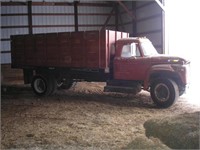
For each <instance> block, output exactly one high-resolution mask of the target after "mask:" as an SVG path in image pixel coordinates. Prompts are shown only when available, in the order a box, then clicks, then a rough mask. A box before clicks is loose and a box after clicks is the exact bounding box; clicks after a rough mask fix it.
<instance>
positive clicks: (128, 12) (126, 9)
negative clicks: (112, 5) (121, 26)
mask: <svg viewBox="0 0 200 150" xmlns="http://www.w3.org/2000/svg"><path fill="white" fill-rule="evenodd" d="M118 3H119V4H120V5H121V6H122V7H123V8H124V10H125V11H126V12H127V14H128V15H129V16H130V17H131V18H132V19H134V20H135V19H136V17H135V15H133V14H132V13H131V11H129V9H128V8H127V7H126V5H124V3H123V2H121V1H120V0H118Z"/></svg>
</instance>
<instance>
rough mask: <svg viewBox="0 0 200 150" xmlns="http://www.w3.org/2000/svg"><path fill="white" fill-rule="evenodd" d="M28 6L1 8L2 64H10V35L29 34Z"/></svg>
mask: <svg viewBox="0 0 200 150" xmlns="http://www.w3.org/2000/svg"><path fill="white" fill-rule="evenodd" d="M24 13H27V7H26V6H20V7H19V6H1V63H3V64H7V63H10V60H11V56H10V35H14V34H28V28H26V26H28V18H27V16H26V15H21V16H18V15H12V14H24ZM5 14H7V15H5Z"/></svg>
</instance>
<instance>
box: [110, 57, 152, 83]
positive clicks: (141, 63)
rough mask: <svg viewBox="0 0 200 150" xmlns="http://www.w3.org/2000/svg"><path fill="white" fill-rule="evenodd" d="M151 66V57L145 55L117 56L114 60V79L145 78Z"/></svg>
mask: <svg viewBox="0 0 200 150" xmlns="http://www.w3.org/2000/svg"><path fill="white" fill-rule="evenodd" d="M149 66H150V59H148V58H145V57H130V58H121V57H117V58H115V60H114V79H118V80H144V78H145V74H146V71H147V70H148V68H149Z"/></svg>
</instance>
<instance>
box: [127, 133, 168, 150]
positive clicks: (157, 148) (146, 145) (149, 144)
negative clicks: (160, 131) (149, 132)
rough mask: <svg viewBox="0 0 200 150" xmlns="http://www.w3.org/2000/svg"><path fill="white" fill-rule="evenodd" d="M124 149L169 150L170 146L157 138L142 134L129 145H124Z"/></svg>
mask: <svg viewBox="0 0 200 150" xmlns="http://www.w3.org/2000/svg"><path fill="white" fill-rule="evenodd" d="M123 149H126V150H131V149H146V150H152V149H153V150H169V149H170V148H169V147H167V146H166V145H164V144H163V143H162V142H161V141H160V140H159V139H157V138H153V137H151V138H147V137H145V136H140V137H137V138H136V139H135V140H133V141H132V142H131V143H129V144H128V145H127V147H124V148H123Z"/></svg>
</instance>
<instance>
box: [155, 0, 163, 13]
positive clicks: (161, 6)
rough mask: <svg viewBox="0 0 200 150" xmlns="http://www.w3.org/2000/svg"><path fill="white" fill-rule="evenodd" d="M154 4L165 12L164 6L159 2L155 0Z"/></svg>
mask: <svg viewBox="0 0 200 150" xmlns="http://www.w3.org/2000/svg"><path fill="white" fill-rule="evenodd" d="M155 2H156V3H157V4H158V5H159V6H160V8H161V9H162V10H163V11H164V12H165V6H164V5H163V4H162V3H161V2H160V1H159V0H155Z"/></svg>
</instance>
